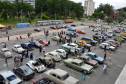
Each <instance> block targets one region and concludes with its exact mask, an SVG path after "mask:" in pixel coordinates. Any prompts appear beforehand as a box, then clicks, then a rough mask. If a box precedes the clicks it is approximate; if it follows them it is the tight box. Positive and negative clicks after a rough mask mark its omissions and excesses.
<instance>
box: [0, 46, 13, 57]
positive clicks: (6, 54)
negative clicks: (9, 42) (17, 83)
mask: <svg viewBox="0 0 126 84" xmlns="http://www.w3.org/2000/svg"><path fill="white" fill-rule="evenodd" d="M0 55H1V56H2V57H5V58H11V57H12V53H11V51H10V50H9V49H8V48H2V49H1V50H0Z"/></svg>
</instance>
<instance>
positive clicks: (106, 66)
mask: <svg viewBox="0 0 126 84" xmlns="http://www.w3.org/2000/svg"><path fill="white" fill-rule="evenodd" d="M107 68H108V65H107V62H106V61H105V62H104V64H103V73H104V74H106V73H107Z"/></svg>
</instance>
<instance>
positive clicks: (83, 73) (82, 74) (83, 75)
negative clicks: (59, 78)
mask: <svg viewBox="0 0 126 84" xmlns="http://www.w3.org/2000/svg"><path fill="white" fill-rule="evenodd" d="M80 79H81V80H85V79H86V72H85V71H82V72H81V77H80Z"/></svg>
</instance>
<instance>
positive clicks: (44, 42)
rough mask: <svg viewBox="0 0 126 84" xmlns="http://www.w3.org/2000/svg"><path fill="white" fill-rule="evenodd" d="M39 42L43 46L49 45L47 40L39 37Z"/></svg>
mask: <svg viewBox="0 0 126 84" xmlns="http://www.w3.org/2000/svg"><path fill="white" fill-rule="evenodd" d="M39 43H41V44H42V45H43V46H48V45H49V41H47V40H42V39H40V40H39Z"/></svg>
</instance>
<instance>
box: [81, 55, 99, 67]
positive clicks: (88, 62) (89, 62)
mask: <svg viewBox="0 0 126 84" xmlns="http://www.w3.org/2000/svg"><path fill="white" fill-rule="evenodd" d="M79 58H80V59H82V60H84V62H85V63H87V64H89V65H91V66H93V67H94V68H95V67H98V62H97V61H96V60H93V59H91V58H90V57H89V56H86V55H84V54H83V55H81V56H79Z"/></svg>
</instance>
